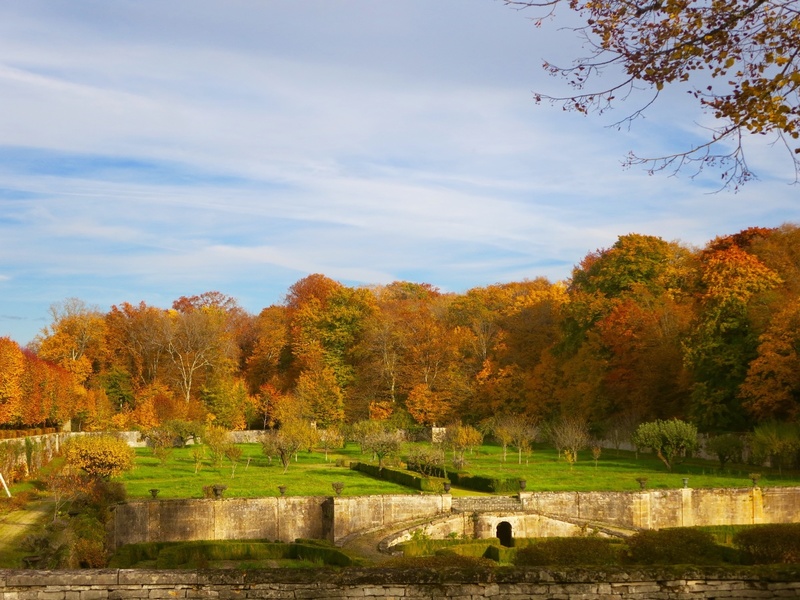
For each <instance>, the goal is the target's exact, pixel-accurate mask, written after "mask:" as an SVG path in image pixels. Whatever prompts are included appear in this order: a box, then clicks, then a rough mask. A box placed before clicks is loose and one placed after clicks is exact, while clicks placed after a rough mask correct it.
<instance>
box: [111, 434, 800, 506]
mask: <svg viewBox="0 0 800 600" xmlns="http://www.w3.org/2000/svg"><path fill="white" fill-rule="evenodd" d="M412 446H413V445H412V444H408V445H407V446H406V448H405V449H404V451H403V452H402V453H401V458H403V459H404V458H405V456H406V455H407V452H408V450H409V449H410V448H411V447H412ZM240 447H241V448H242V451H243V452H242V459H241V461H240V462H239V463H238V465H237V467H236V470H235V474H233V476H232V473H233V470H232V464H231V462H230V461H229V460H227V459H223V461H222V463H221V464H220V466H218V467H213V466H211V465H210V463H209V461H208V459H206V461H204V462H203V464H202V468H201V469H200V470H199V472H197V473H195V465H194V460H193V459H192V455H191V448H176V449H175V450H174V452H173V454H172V455H171V456H170V458H169V459H168V460H167V461H166V463H165V464H163V465H162V464H161V463H160V462H159V461H158V460H157V459H156V458H155V457H154V456H153V454H152V451H151V450H150V449H147V448H138V449H137V450H136V453H137V459H136V468H135V469H134V470H132V471H130V472H128V473H125V474H124V475H122V476H121V477H119V478H117V480H118V481H121V482H122V483H124V484H125V485H126V487H127V490H128V496H129V497H130V498H148V497H150V490H151V489H158V490H159V493H158V498H164V499H169V498H202V497H203V487H204V486H208V485H225V486H227V489H226V490H225V492H224V495H225V497H228V498H230V497H237V498H253V497H264V496H278V495H280V492H279V489H278V486H280V485H285V486H286V495H288V496H330V495H332V494H333V493H334V492H333V487H332V484H333V483H334V482H342V483H344V490H343V492H342V495H343V496H359V495H372V494H417V493H419V492H417V491H416V490H412V489H410V488H407V487H404V486H401V485H398V484H394V483H390V482H387V481H381V480H377V479H373V478H371V477H368V476H366V475H364V474H362V473H359V472H357V471H354V470H351V469H349V468H347V467H343V466H336V459H345V460H361V461H370V458H371V457H370V455H369V453H365V454H361V453H360V451H359V447H358V445H356V444H353V443H350V444H348V445H347V446H346V447H345V448H343V449H340V450H336V451H335V452H331V453H329V455H328V460H326V459H325V456H324V454H323V453H322V452H312V453H309V452H307V451H301V452H300V453H298V455H297V461H296V462H295V461H294V460H292V463H291V464H290V465H289V468H288V470H287V472H286V473H285V474H284V472H283V466H282V465H281V464H280V461H279V460H277V459H273V460H272V463H271V464H270V462H269V460H268V458H267V457H266V456H264V454H263V453H262V452H261V446H260V445H259V444H241V445H240ZM465 458H466V459H467V466H466V467H465V470H466V471H468V472H470V473H472V474H475V475H482V476H486V477H492V478H511V479H525V480H526V482H527V487H526V489H527V490H528V491H533V492H537V491H635V490H638V489H640V487H639V482H638V481H637V478H646V479H647V484H646V486H647V489H676V488H681V487H683V479H684V478H688V480H689V481H688V484H689V487H692V488H736V487H739V488H741V487H750V486H752V482H751V480H750V477H749V474H750V473H751V472H753V471H758V472H759V473H760V474H761V479H760V480H759V485H761V486H796V485H800V474H798V473H797V472H786V471H784V472H783V473H782V474H778V473H777V471H772V470H770V469H766V468H763V467H758V468H756V467H753V466H748V465H733V466H726V468H725V469H720V468H719V464H718V463H715V462H712V461H706V460H699V459H687V460H684V461H678V462H676V464H674V465H673V470H672V472H669V471H668V470H667V468H666V467H665V466H664V464H663V463H662V462H661V461H660V460H658V458H656V457H655V456H654V455H652V454H639V455H638V456H637V455H636V454H635V453H633V452H625V451H615V450H613V449H603V451H602V453H601V455H600V457H599V458H598V460H597V462H596V463H595V460H594V459H593V458H592V454H591V451H589V450H586V451H582V452H581V453H579V460H578V461H577V463H575V464H574V465H573V466H570V465H569V464H568V463H567V462H566V461H565V460H564V458H563V457H561V456H559V455H558V453H557V452H556V451H555V450H554V449H552V448H550V447H547V446H544V445H537V446H536V447H535V448H534V450H533V451H532V452H530V453H526V454H523V455H522V464H519V463H518V456H517V453H516V452H513V451H511V450H510V451H509V452H508V454H507V456H506V460H505V461H504V460H503V451H502V448H500V447H499V446H495V445H491V444H485V445H483V446H481V447H480V448H477V449H475V450H474V451H473V452H472V453H469V452H468V453H467V454H466V456H465ZM248 459H249V464H248ZM447 459H448V462H450V461H451V460H452V455H451V453H448V456H447ZM452 493H453V494H454V495H461V496H463V495H479V494H480V492H475V491H472V490H466V489H459V488H456V487H454V488H453V490H452Z"/></svg>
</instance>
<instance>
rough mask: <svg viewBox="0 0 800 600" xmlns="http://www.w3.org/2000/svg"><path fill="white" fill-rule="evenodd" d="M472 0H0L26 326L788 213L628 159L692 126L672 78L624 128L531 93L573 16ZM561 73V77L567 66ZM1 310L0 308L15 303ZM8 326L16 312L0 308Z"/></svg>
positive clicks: (277, 294) (10, 273)
mask: <svg viewBox="0 0 800 600" xmlns="http://www.w3.org/2000/svg"><path fill="white" fill-rule="evenodd" d="M530 16H532V15H531V13H530V11H522V12H518V11H512V10H509V9H508V8H506V7H505V6H503V5H502V4H501V3H496V2H495V3H492V2H485V1H484V0H442V1H441V2H436V3H430V2H425V1H423V0H408V1H406V2H402V3H375V2H371V1H366V0H353V1H351V2H347V3H331V2H329V1H328V0H310V1H309V2H304V3H300V4H298V3H276V2H268V3H265V2H259V1H249V0H236V1H235V2H232V3H230V4H226V6H225V7H221V6H220V5H219V4H218V3H215V2H209V1H206V0H191V2H190V1H189V0H176V1H175V2H169V3H163V2H156V1H155V0H143V1H141V2H136V3H105V2H100V1H95V0H77V1H76V2H74V3H70V6H69V7H68V8H67V7H62V6H61V5H59V4H54V3H52V2H47V1H45V0H30V1H28V2H25V3H5V4H2V5H0V57H2V59H1V60H0V94H2V95H3V101H4V110H3V111H2V113H0V132H1V133H0V272H2V273H4V279H2V278H0V283H2V286H3V292H4V295H3V309H4V311H5V312H6V313H7V314H19V315H25V316H26V317H27V318H26V319H24V320H21V321H20V323H19V325H20V326H19V327H17V328H15V329H14V330H13V333H14V335H15V336H17V337H18V338H20V339H21V340H22V341H25V340H27V339H30V338H31V337H32V335H33V330H31V328H30V323H31V322H33V320H34V319H39V318H42V315H46V307H47V306H48V305H49V304H51V303H53V302H56V301H58V300H60V299H62V298H64V297H71V296H77V297H81V298H83V299H84V300H86V301H87V302H88V303H90V304H98V305H102V306H110V304H112V303H118V302H122V301H131V302H137V301H139V300H145V301H147V302H150V303H155V304H160V305H168V304H169V303H170V302H171V301H172V300H173V299H174V298H177V297H178V296H180V295H185V294H192V293H199V292H202V291H207V290H210V289H219V290H221V291H223V292H225V293H228V294H231V295H233V296H236V297H238V298H239V299H240V300H241V301H242V303H243V305H244V306H246V308H248V309H249V310H252V311H254V312H255V311H258V310H260V308H262V307H263V306H265V305H268V304H270V303H273V302H278V301H280V300H281V298H282V297H283V295H284V294H285V292H286V289H287V288H288V287H289V285H291V284H292V283H294V282H295V281H297V280H298V279H299V278H301V277H303V276H305V275H306V274H308V273H312V272H322V273H325V274H327V275H328V276H331V277H334V278H337V279H340V280H342V281H344V282H346V283H348V284H353V285H361V284H369V283H386V282H389V281H392V280H394V279H411V280H415V281H426V282H429V283H432V284H433V285H436V286H438V287H441V288H443V289H447V290H454V291H461V290H465V289H467V288H469V287H474V286H480V285H487V284H490V283H495V282H498V281H510V280H519V279H522V278H525V277H528V278H532V277H536V276H540V275H541V276H547V277H550V278H551V279H553V280H556V279H560V278H564V277H567V276H569V273H570V270H571V267H572V265H574V264H576V263H577V262H578V261H579V260H580V259H581V258H582V257H583V256H584V255H585V254H586V253H587V252H589V251H592V250H594V249H596V248H600V247H607V246H610V245H611V244H613V242H614V241H615V239H616V238H617V236H619V235H622V234H625V233H629V232H639V233H647V234H652V235H660V236H662V237H664V238H666V239H680V240H683V241H685V242H687V243H692V244H703V243H704V242H705V241H707V240H708V239H711V238H712V237H714V236H715V235H719V234H724V233H730V232H733V231H737V230H738V229H741V228H744V227H748V226H751V225H762V226H770V225H777V224H779V223H780V222H782V221H784V220H787V219H788V218H789V217H791V215H793V214H796V213H795V211H794V210H793V206H794V202H795V201H794V197H795V193H794V190H793V189H792V188H788V187H787V186H785V185H784V181H785V180H786V177H785V176H784V175H783V173H784V172H783V171H781V170H779V169H778V168H775V167H771V166H769V165H770V156H771V155H770V148H769V147H768V146H764V145H757V146H756V147H755V148H756V154H755V157H754V161H755V162H754V164H756V165H758V166H759V167H764V170H763V172H764V174H765V177H764V180H763V181H761V182H759V183H757V184H756V185H754V186H753V187H748V188H745V190H743V191H742V192H741V193H740V194H739V195H736V196H732V195H729V194H724V195H708V194H706V192H708V191H711V190H713V189H716V185H717V184H716V175H713V176H712V175H709V176H701V177H699V178H697V179H695V180H691V179H690V178H688V177H686V176H684V175H681V176H680V177H674V178H669V177H650V176H648V175H647V174H646V173H645V172H643V171H641V170H637V169H631V170H623V169H622V168H621V166H620V162H621V160H622V158H623V157H624V156H625V154H626V152H627V151H628V150H630V149H636V150H637V151H639V152H640V153H650V154H653V153H657V152H660V151H663V150H664V149H665V148H666V149H668V150H671V149H674V148H681V147H682V144H684V143H685V142H687V141H689V142H690V141H692V140H695V139H699V136H700V135H701V134H703V130H702V129H701V128H700V127H699V126H698V125H697V124H696V123H695V121H697V120H702V115H696V114H695V113H694V110H695V109H694V107H693V105H692V104H691V102H689V101H688V100H687V99H686V98H684V96H686V95H685V94H683V92H680V91H674V92H673V91H672V90H666V91H665V96H664V98H663V99H664V100H666V101H667V102H666V103H662V104H659V105H657V106H655V107H654V108H653V109H652V110H651V111H649V112H648V118H647V119H645V120H640V121H638V122H636V123H635V124H634V126H633V127H632V128H631V129H630V130H628V129H624V128H623V129H621V130H620V129H618V128H613V127H612V128H609V127H607V126H608V125H610V124H612V123H614V122H615V121H616V120H619V119H620V118H621V116H624V115H625V114H626V112H625V110H626V109H627V108H629V107H630V106H631V105H630V104H627V105H625V106H623V107H621V108H620V109H618V110H616V111H614V112H613V113H610V114H609V115H605V116H603V117H600V118H584V117H581V116H580V115H576V114H573V113H568V112H563V111H561V110H559V109H557V108H551V107H549V106H538V107H537V106H536V105H535V103H534V102H533V100H532V92H531V90H532V89H537V90H538V89H544V88H547V89H553V90H557V89H559V88H558V86H559V85H560V83H559V82H558V81H556V80H550V79H547V78H542V72H541V68H540V64H541V60H542V58H548V59H551V60H554V61H560V62H561V63H562V64H566V63H568V61H569V59H570V57H572V56H575V52H579V51H580V48H579V47H578V45H577V41H576V38H573V37H572V36H571V35H569V33H568V32H564V31H559V30H558V26H559V25H564V24H565V23H570V21H569V20H567V21H564V20H563V18H564V16H565V15H560V16H559V19H561V20H556V21H555V22H554V23H553V24H552V26H551V24H547V23H546V24H545V26H544V27H543V28H541V29H537V28H535V27H533V24H532V23H531V21H530V19H529V17H530ZM560 89H562V90H563V88H560ZM9 323H10V322H9ZM7 326H9V325H8V324H7Z"/></svg>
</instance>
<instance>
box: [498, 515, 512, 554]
mask: <svg viewBox="0 0 800 600" xmlns="http://www.w3.org/2000/svg"><path fill="white" fill-rule="evenodd" d="M497 537H498V538H500V545H501V546H505V547H506V548H511V546H513V545H514V536H513V535H512V533H511V523H509V522H508V521H503V522H502V523H498V524H497Z"/></svg>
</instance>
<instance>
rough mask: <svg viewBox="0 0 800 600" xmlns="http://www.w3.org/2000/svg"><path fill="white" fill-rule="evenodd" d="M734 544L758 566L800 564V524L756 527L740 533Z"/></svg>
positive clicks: (734, 538) (736, 535) (736, 536)
mask: <svg viewBox="0 0 800 600" xmlns="http://www.w3.org/2000/svg"><path fill="white" fill-rule="evenodd" d="M733 544H734V545H735V546H736V547H737V548H739V549H741V550H742V551H743V552H744V553H745V555H746V556H747V558H748V559H749V560H748V561H749V562H753V563H756V564H777V563H798V562H800V523H785V524H784V523H781V524H778V523H774V524H769V525H754V526H752V527H748V528H746V529H742V530H741V531H738V532H737V533H736V534H735V535H734V536H733Z"/></svg>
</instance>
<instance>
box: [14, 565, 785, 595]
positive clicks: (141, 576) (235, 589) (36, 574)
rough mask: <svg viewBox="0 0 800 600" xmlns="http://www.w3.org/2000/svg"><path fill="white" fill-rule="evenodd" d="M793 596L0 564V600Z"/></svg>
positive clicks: (764, 579) (552, 575) (691, 585)
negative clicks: (20, 568)
mask: <svg viewBox="0 0 800 600" xmlns="http://www.w3.org/2000/svg"><path fill="white" fill-rule="evenodd" d="M787 597H794V598H796V597H800V576H798V574H797V573H796V572H791V571H785V572H780V571H775V572H768V574H767V575H764V574H763V572H762V573H760V574H759V573H756V572H754V571H749V570H746V569H742V570H738V571H730V570H723V569H697V568H687V569H685V570H683V571H681V570H675V569H671V570H659V569H647V570H608V569H604V570H602V571H591V570H585V569H569V570H543V569H490V570H483V569H478V570H475V569H471V570H463V569H438V570H431V569H363V568H362V569H359V568H350V569H342V570H333V569H322V568H321V569H308V570H298V569H284V570H280V569H269V570H253V571H240V570H236V571H233V570H218V571H215V570H204V571H192V570H185V571H184V570H176V571H149V570H124V569H120V570H116V569H114V570H112V569H107V570H84V571H2V570H0V600H12V599H13V600H19V599H23V598H40V599H47V600H103V599H115V600H125V599H127V598H131V599H133V598H136V599H138V598H244V599H247V598H270V599H272V600H305V599H310V598H320V599H351V598H352V599H358V600H364V599H366V600H372V599H375V600H390V599H395V598H419V599H424V598H428V599H431V600H434V599H437V600H438V599H440V598H441V599H446V600H477V599H480V598H489V599H496V600H528V599H531V598H560V599H562V600H572V599H576V600H577V599H585V598H605V599H607V600H613V599H617V598H619V599H620V600H622V599H626V600H628V599H634V600H639V599H641V600H645V599H651V598H658V599H661V600H671V599H675V600H678V599H680V600H692V599H694V598H696V599H698V600H700V599H703V598H787Z"/></svg>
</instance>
